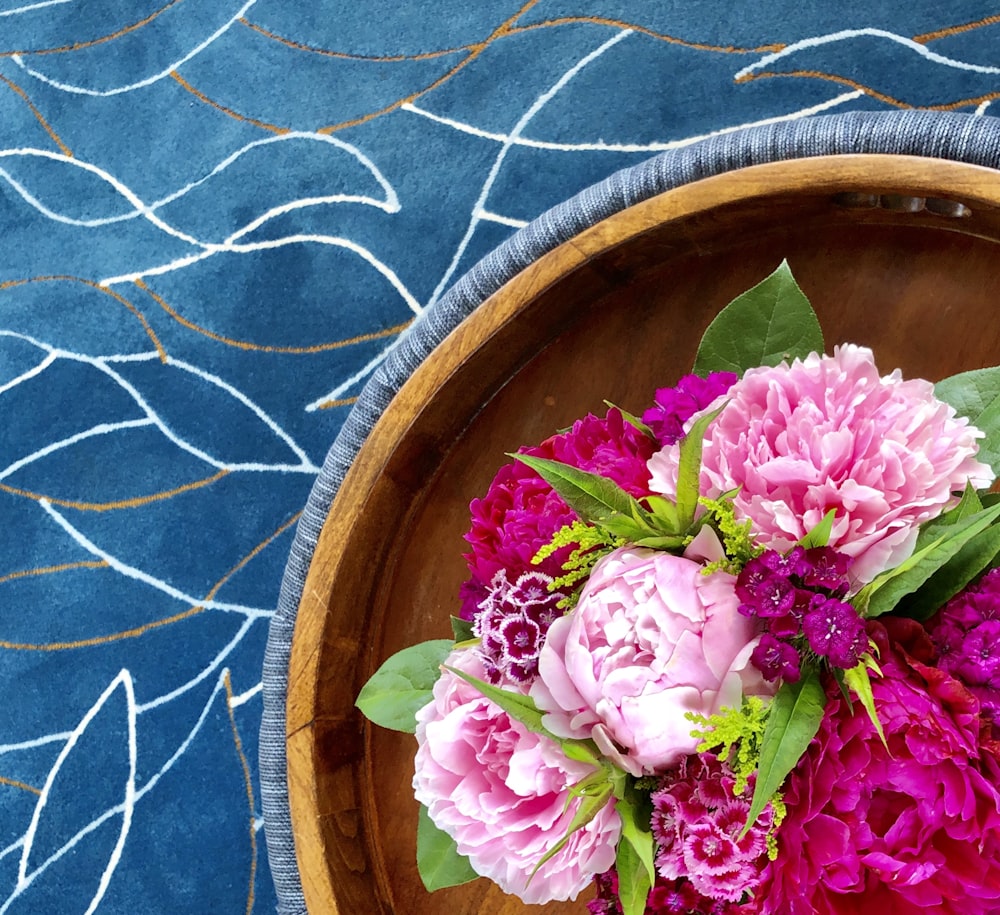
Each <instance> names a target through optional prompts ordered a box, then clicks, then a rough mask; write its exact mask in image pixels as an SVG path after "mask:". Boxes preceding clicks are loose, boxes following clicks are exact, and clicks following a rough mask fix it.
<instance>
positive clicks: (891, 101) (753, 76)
mask: <svg viewBox="0 0 1000 915" xmlns="http://www.w3.org/2000/svg"><path fill="white" fill-rule="evenodd" d="M785 76H789V77H795V78H803V77H805V78H809V79H823V80H827V81H828V82H831V83H837V84H838V85H841V86H849V87H850V88H852V89H857V90H859V91H861V92H864V93H865V95H870V96H871V97H872V98H874V99H878V100H879V101H880V102H885V103H886V104H887V105H893V106H894V107H896V108H911V109H913V108H919V109H921V110H923V111H954V110H956V109H958V108H967V107H969V106H970V105H978V104H981V103H982V102H986V101H991V100H992V99H995V98H1000V92H987V93H986V94H985V95H977V96H975V97H974V98H966V99H958V100H957V101H954V102H946V103H943V104H940V105H911V104H910V103H909V102H904V101H902V100H901V99H898V98H893V96H891V95H886V94H885V93H884V92H879V91H878V90H877V89H873V88H872V87H871V86H866V85H865V84H864V83H859V82H857V81H855V80H853V79H848V78H847V77H846V76H838V75H837V74H835V73H823V72H822V71H820V70H789V71H788V72H786V73H750V74H747V75H746V76H741V77H740V78H739V79H738V80H737V82H740V83H748V82H753V81H754V80H757V79H776V78H778V77H785Z"/></svg>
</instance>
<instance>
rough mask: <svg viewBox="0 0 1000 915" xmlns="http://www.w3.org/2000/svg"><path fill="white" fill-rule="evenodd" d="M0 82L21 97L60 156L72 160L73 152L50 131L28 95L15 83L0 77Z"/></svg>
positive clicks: (49, 126) (50, 128)
mask: <svg viewBox="0 0 1000 915" xmlns="http://www.w3.org/2000/svg"><path fill="white" fill-rule="evenodd" d="M0 82H2V83H4V84H5V85H7V86H9V87H10V88H11V89H12V90H13V91H14V92H15V93H16V94H17V95H19V96H21V98H22V99H23V100H24V103H25V104H26V105H27V106H28V107H29V108H30V109H31V113H32V114H33V115H34V116H35V119H36V120H37V121H38V123H39V124H41V125H42V127H43V128H44V130H45V132H46V133H47V134H48V135H49V136H50V137H52V141H53V142H54V143H55V144H56V146H58V147H59V149H60V150H61V151H62V154H63V155H64V156H68V157H69V158H70V159H72V158H73V151H72V150H71V149H70V148H69V147H68V146H67V145H66V144H65V143H63V141H62V139H61V138H60V137H59V134H57V133H56V132H55V131H54V130H53V129H52V127H51V125H50V124H49V122H48V121H46V120H45V118H44V117H42V113H41V112H40V111H39V110H38V109H37V108H36V107H35V106H34V104H33V103H32V101H31V99H30V98H28V93H27V92H25V91H24V90H23V89H22V88H21V87H20V86H19V85H17V83H15V82H12V81H11V80H9V79H7V77H6V76H0Z"/></svg>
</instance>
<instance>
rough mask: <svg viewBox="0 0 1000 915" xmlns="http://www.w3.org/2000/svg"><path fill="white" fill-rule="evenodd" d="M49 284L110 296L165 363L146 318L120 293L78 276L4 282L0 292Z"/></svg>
mask: <svg viewBox="0 0 1000 915" xmlns="http://www.w3.org/2000/svg"><path fill="white" fill-rule="evenodd" d="M51 282H70V283H83V284H84V285H85V286H90V287H91V288H92V289H96V290H97V291H98V292H103V293H104V294H105V295H109V296H111V298H113V299H115V300H117V301H118V302H120V303H121V304H122V305H124V306H125V307H126V308H127V309H128V310H129V311H130V312H132V314H133V315H135V316H136V318H138V319H139V323H140V324H142V329H143V330H144V331H145V332H146V336H147V337H149V339H150V340H151V341H152V342H153V345H154V346H155V347H156V351H157V353H159V354H160V362H163V363H166V361H167V351H166V350H165V349H164V348H163V344H162V343H160V340H159V338H158V337H157V336H156V332H155V331H154V330H153V328H152V327H150V326H149V322H148V321H147V320H146V316H145V315H144V314H143V313H142V312H141V311H139V309H138V308H137V307H136V306H135V305H134V304H133V303H132V302H130V301H129V300H128V299H126V298H125V296H123V295H122V294H121V293H119V292H115V291H114V290H113V289H109V288H108V287H107V286H101V285H99V284H98V283H95V282H94V281H93V280H88V279H84V278H83V277H80V276H68V275H61V274H60V275H53V276H33V277H30V278H29V279H24V280H5V281H4V282H2V283H0V290H4V289H14V288H16V287H17V286H26V285H27V284H28V283H51Z"/></svg>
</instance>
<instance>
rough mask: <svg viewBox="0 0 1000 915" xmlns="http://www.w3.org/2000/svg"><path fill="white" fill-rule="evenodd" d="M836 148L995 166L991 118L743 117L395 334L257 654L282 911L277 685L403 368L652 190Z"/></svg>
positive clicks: (288, 850)
mask: <svg viewBox="0 0 1000 915" xmlns="http://www.w3.org/2000/svg"><path fill="white" fill-rule="evenodd" d="M837 153H886V154H889V153H895V154H904V155H916V156H926V157H931V158H940V159H952V160H955V161H959V162H967V163H971V164H976V165H986V166H990V167H993V168H1000V119H997V118H991V117H976V116H974V115H966V114H952V113H941V112H932V111H903V112H879V113H873V112H860V111H859V112H851V113H848V114H838V115H826V116H822V117H814V118H807V119H803V120H797V121H790V122H782V123H778V124H771V125H767V126H764V127H755V128H749V129H746V130H740V131H736V132H733V133H728V134H723V135H719V136H715V137H711V138H709V139H707V140H703V141H701V142H698V143H695V144H692V145H691V146H686V147H683V148H681V149H677V150H671V151H669V152H666V153H662V154H661V155H659V156H657V157H655V158H653V159H649V160H647V161H645V162H643V163H641V164H639V165H636V166H634V167H632V168H627V169H624V170H623V171H620V172H617V173H615V174H613V175H611V176H610V177H609V178H607V179H605V180H604V181H602V182H601V183H599V184H596V185H594V186H593V187H590V188H587V189H586V190H584V191H582V192H581V193H580V194H578V195H576V196H575V197H573V198H571V199H570V200H568V201H566V202H565V203H563V204H560V205H559V206H557V207H554V208H553V209H551V210H549V211H548V212H546V213H543V214H542V215H541V216H539V217H538V218H537V219H536V220H535V221H534V222H532V223H531V224H530V225H528V226H526V227H525V228H523V229H521V230H520V231H519V232H517V233H516V234H515V235H513V236H512V237H511V238H510V239H508V240H507V241H506V242H505V243H504V244H502V245H501V246H500V247H499V248H497V249H496V250H495V251H494V252H493V253H492V254H490V255H488V256H487V257H485V258H484V259H483V260H482V261H480V262H479V263H478V264H477V265H476V266H475V267H473V268H472V270H470V271H469V273H467V274H466V275H465V276H464V277H463V278H462V279H461V280H459V281H458V282H457V283H456V284H455V285H454V286H453V287H452V288H451V290H450V291H449V292H448V293H447V294H446V295H445V296H444V297H443V298H442V299H441V300H440V301H438V302H437V303H436V304H435V305H433V306H432V307H431V308H428V309H427V310H426V311H425V312H424V313H423V314H422V315H421V317H420V319H419V320H418V321H416V322H414V324H413V325H412V326H411V328H410V329H409V331H408V332H407V333H406V334H405V335H404V336H402V337H401V338H400V339H399V341H398V343H397V345H396V346H395V347H394V348H393V350H392V351H391V352H390V353H389V355H388V357H387V358H386V360H385V362H384V363H383V365H382V367H381V368H380V369H379V370H378V372H377V373H376V374H375V375H374V376H373V377H372V379H371V380H370V381H369V382H368V384H367V385H366V386H365V388H364V390H363V391H362V393H361V396H360V397H359V399H358V402H357V403H356V404H355V405H354V407H353V409H352V410H351V413H350V414H349V415H348V417H347V420H346V421H345V423H344V426H343V428H342V429H341V431H340V433H339V434H338V436H337V438H336V440H335V441H334V443H333V446H332V447H331V449H330V451H329V453H328V455H327V457H326V462H325V463H324V465H323V469H322V471H321V472H320V475H319V477H318V479H317V480H316V483H315V485H314V487H313V490H312V493H311V494H310V496H309V501H308V503H307V505H306V507H305V510H304V512H303V514H302V517H301V519H300V520H299V522H298V527H297V529H296V533H295V540H294V542H293V544H292V549H291V555H290V556H289V560H288V566H287V568H286V570H285V576H284V579H283V581H282V586H281V594H280V596H279V601H278V608H277V613H276V615H275V617H274V619H273V620H272V622H271V629H270V635H269V638H268V643H267V650H266V653H265V657H264V673H263V684H264V686H263V691H264V714H263V721H262V726H261V734H260V771H261V795H262V803H263V809H264V821H265V832H266V836H267V848H268V856H269V859H270V865H271V873H272V876H273V878H274V882H275V886H276V888H277V892H278V912H279V913H280V915H305V912H306V907H305V901H304V899H303V896H302V886H301V883H300V880H299V873H298V866H297V863H296V859H295V842H294V837H293V836H292V828H291V820H290V817H289V811H288V785H287V772H286V759H285V692H286V685H287V678H288V659H289V654H290V651H291V643H292V633H293V630H294V627H295V615H296V612H297V611H298V605H299V600H300V598H301V596H302V588H303V585H304V584H305V578H306V573H307V572H308V570H309V563H310V561H311V559H312V555H313V552H314V550H315V548H316V542H317V540H318V538H319V533H320V530H321V528H322V526H323V522H324V520H325V518H326V515H327V512H328V511H329V508H330V504H331V502H332V500H333V497H334V495H335V494H336V492H337V489H338V488H339V486H340V484H341V482H342V481H343V479H344V475H345V473H346V472H347V470H348V468H349V467H350V466H351V463H352V461H353V460H354V458H355V456H356V455H357V453H358V451H359V450H360V448H361V445H362V444H363V443H364V440H365V438H366V437H367V435H368V433H369V431H370V430H371V428H372V426H373V425H374V424H375V421H376V420H377V419H378V417H379V416H380V415H381V414H382V412H383V410H385V408H386V406H388V404H389V401H390V400H391V399H392V397H393V395H394V394H395V393H396V391H398V390H399V388H400V387H401V386H402V384H403V382H405V381H406V379H407V378H408V377H409V376H410V374H411V373H412V372H413V370H414V369H415V368H416V367H417V366H418V365H419V364H420V363H421V362H422V361H423V360H424V359H425V358H426V357H427V356H428V355H429V354H430V352H431V350H433V349H434V347H435V346H437V344H438V343H440V342H441V340H443V339H444V338H445V336H447V334H448V333H449V332H450V331H451V330H452V329H453V328H454V327H455V326H456V325H457V324H458V323H459V322H460V321H461V320H462V319H463V318H464V317H465V316H466V315H468V314H469V313H470V312H472V311H473V310H474V309H475V308H476V307H477V306H478V305H479V304H480V303H481V302H482V301H483V300H485V299H486V298H487V297H489V296H490V295H492V294H493V293H494V292H495V291H496V290H497V289H499V288H500V287H501V286H502V285H503V284H504V283H505V282H507V280H509V279H510V278H511V277H513V276H515V275H516V274H517V273H519V272H520V271H521V270H523V269H524V268H525V267H526V266H527V265H528V264H530V263H531V262H532V261H534V260H536V259H537V258H538V257H540V256H541V255H543V254H545V253H546V252H547V251H550V250H552V249H553V248H555V247H557V246H558V245H560V244H562V243H563V242H564V241H566V240H567V239H569V238H572V237H573V236H574V235H576V234H578V233H579V232H580V231H582V230H583V229H586V228H588V227H590V226H592V225H594V224H595V223H597V222H600V221H601V220H602V219H606V218H607V217H608V216H611V215H612V214H614V213H617V212H619V211H621V210H623V209H625V208H626V207H629V206H632V205H633V204H636V203H639V202H640V201H642V200H646V199H648V198H650V197H653V196H655V195H656V194H659V193H662V192H663V191H666V190H669V189H671V188H674V187H678V186H680V185H682V184H687V183H689V182H691V181H696V180H698V179H700V178H706V177H708V176H710V175H716V174H721V173H723V172H727V171H732V170H733V169H737V168H743V167H744V166H749V165H758V164H762V163H765V162H773V161H778V160H784V159H799V158H805V157H809V156H820V155H830V154H837Z"/></svg>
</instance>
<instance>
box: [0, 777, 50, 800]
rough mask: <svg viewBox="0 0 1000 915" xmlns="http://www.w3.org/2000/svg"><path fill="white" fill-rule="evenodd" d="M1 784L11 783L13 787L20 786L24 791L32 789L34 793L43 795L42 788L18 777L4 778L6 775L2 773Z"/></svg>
mask: <svg viewBox="0 0 1000 915" xmlns="http://www.w3.org/2000/svg"><path fill="white" fill-rule="evenodd" d="M0 785H10V786H11V788H20V789H22V790H23V791H30V792H31V793H32V794H37V795H38V796H39V797H41V796H42V789H41V788H35V787H34V786H33V785H26V784H25V783H24V782H19V781H18V780H17V779H16V778H4V776H2V775H0Z"/></svg>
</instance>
